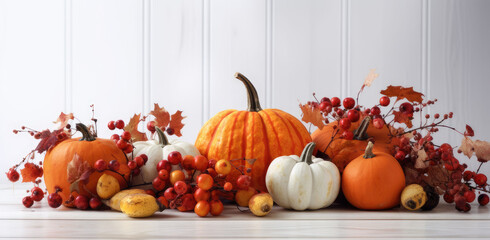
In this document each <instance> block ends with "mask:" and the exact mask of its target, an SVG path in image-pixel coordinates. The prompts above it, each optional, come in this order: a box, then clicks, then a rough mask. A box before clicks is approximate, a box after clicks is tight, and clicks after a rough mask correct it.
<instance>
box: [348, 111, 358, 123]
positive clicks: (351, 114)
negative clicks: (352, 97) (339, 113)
mask: <svg viewBox="0 0 490 240" xmlns="http://www.w3.org/2000/svg"><path fill="white" fill-rule="evenodd" d="M359 117H360V115H359V111H357V110H355V109H351V110H349V112H347V118H349V120H350V121H351V122H357V121H359Z"/></svg>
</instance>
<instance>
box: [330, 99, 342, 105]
mask: <svg viewBox="0 0 490 240" xmlns="http://www.w3.org/2000/svg"><path fill="white" fill-rule="evenodd" d="M330 102H331V103H332V107H339V106H340V98H338V97H333V98H332V99H330Z"/></svg>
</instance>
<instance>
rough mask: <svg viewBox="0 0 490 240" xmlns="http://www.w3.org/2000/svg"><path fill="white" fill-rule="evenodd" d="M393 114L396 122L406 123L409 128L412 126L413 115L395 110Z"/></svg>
mask: <svg viewBox="0 0 490 240" xmlns="http://www.w3.org/2000/svg"><path fill="white" fill-rule="evenodd" d="M393 115H394V116H395V122H397V123H405V125H407V127H408V128H412V126H413V125H412V117H411V116H410V115H409V114H406V113H402V112H398V111H393Z"/></svg>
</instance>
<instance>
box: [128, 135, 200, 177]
mask: <svg viewBox="0 0 490 240" xmlns="http://www.w3.org/2000/svg"><path fill="white" fill-rule="evenodd" d="M155 132H156V133H157V138H158V140H156V139H155V140H148V141H139V142H135V143H133V146H134V150H133V154H128V157H129V158H130V159H131V157H132V156H134V157H136V156H138V155H140V154H146V156H148V161H147V162H146V164H145V165H144V166H143V167H141V173H140V174H139V175H138V176H136V177H133V179H132V182H131V183H132V185H137V184H144V183H151V182H152V181H153V179H155V178H156V177H157V176H158V172H157V168H156V167H157V164H158V162H160V161H161V160H164V159H165V160H167V157H168V154H169V153H171V152H173V151H177V152H179V153H180V154H181V155H182V157H184V156H185V155H192V156H197V155H200V153H199V150H197V148H196V147H195V146H194V144H191V143H188V142H184V141H181V140H173V141H171V142H169V141H168V139H167V137H166V136H165V133H163V131H162V130H161V129H160V128H158V127H157V128H156V131H155ZM174 168H176V169H179V168H178V166H172V170H174Z"/></svg>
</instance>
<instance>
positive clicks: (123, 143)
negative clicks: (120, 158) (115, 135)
mask: <svg viewBox="0 0 490 240" xmlns="http://www.w3.org/2000/svg"><path fill="white" fill-rule="evenodd" d="M116 145H117V147H118V148H119V149H121V150H124V149H126V147H127V146H128V142H126V141H125V140H124V139H119V140H118V141H117V143H116Z"/></svg>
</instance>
